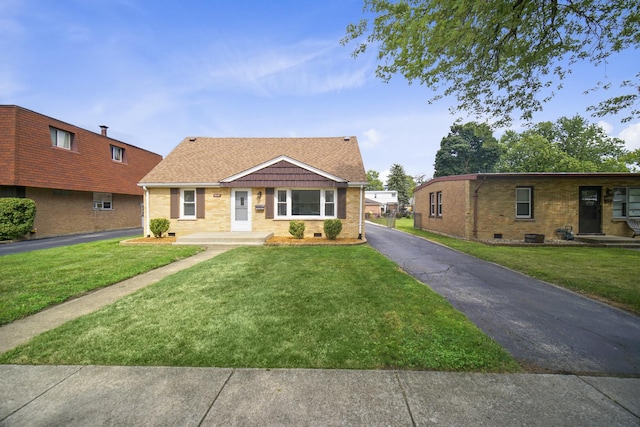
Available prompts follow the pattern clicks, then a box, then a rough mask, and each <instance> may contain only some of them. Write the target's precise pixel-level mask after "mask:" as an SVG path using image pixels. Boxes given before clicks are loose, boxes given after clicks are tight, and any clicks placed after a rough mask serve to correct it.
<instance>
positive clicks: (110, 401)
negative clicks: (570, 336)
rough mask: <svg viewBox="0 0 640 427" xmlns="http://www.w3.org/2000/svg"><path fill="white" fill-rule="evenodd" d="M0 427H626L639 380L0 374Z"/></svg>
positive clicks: (47, 370) (214, 371) (288, 372)
mask: <svg viewBox="0 0 640 427" xmlns="http://www.w3.org/2000/svg"><path fill="white" fill-rule="evenodd" d="M0 381H1V383H2V385H1V386H0V425H2V426H30V427H33V426H83V427H84V426H212V425H225V426H226V425H231V426H236V425H241V426H274V425H278V426H305V425H316V426H334V425H335V426H338V425H343V426H344V425H348V426H375V425H388V426H405V425H406V426H415V425H457V426H469V425H487V426H513V425H530V426H551V425H553V426H563V425H564V426H577V425H579V426H582V427H584V426H604V425H606V426H633V425H640V418H639V416H640V400H638V398H637V397H638V396H640V379H629V378H601V377H578V376H569V375H564V376H562V375H526V374H511V375H507V374H469V373H445V372H414V371H350V370H310V369H272V370H267V369H224V368H166V367H118V366H115V367H114V366H15V365H5V366H0Z"/></svg>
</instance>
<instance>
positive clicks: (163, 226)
mask: <svg viewBox="0 0 640 427" xmlns="http://www.w3.org/2000/svg"><path fill="white" fill-rule="evenodd" d="M170 226H171V222H170V221H169V220H168V219H167V218H154V219H152V220H151V222H150V223H149V229H150V230H151V232H152V233H153V236H154V237H157V238H159V237H162V235H163V234H164V233H166V232H167V231H169V227H170Z"/></svg>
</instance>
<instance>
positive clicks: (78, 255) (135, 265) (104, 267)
mask: <svg viewBox="0 0 640 427" xmlns="http://www.w3.org/2000/svg"><path fill="white" fill-rule="evenodd" d="M120 240H121V239H110V240H103V241H99V242H92V243H82V244H78V245H73V246H67V247H59V248H53V249H43V250H38V251H33V252H27V253H21V254H15V255H3V256H0V325H1V324H5V323H10V322H12V321H14V320H16V319H20V318H21V317H24V316H27V315H29V314H33V313H36V312H38V311H40V310H42V309H44V308H47V307H49V306H52V305H55V304H59V303H61V302H64V301H66V300H68V299H69V298H72V297H74V296H77V295H81V294H83V293H85V292H88V291H91V290H94V289H97V288H101V287H104V286H108V285H111V284H114V283H117V282H119V281H122V280H125V279H128V278H130V277H133V276H136V275H138V274H141V273H144V272H146V271H149V270H152V269H154V268H157V267H161V266H163V265H167V264H169V263H172V262H174V261H177V260H179V259H183V258H186V257H189V256H191V255H193V254H195V253H197V252H199V251H201V250H202V249H201V248H198V247H193V246H165V245H135V246H133V245H131V246H128V245H120V244H119V241H120Z"/></svg>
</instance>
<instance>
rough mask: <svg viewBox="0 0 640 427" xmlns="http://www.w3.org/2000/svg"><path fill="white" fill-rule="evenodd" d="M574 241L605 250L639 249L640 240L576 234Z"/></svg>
mask: <svg viewBox="0 0 640 427" xmlns="http://www.w3.org/2000/svg"><path fill="white" fill-rule="evenodd" d="M575 239H576V240H577V241H578V242H585V243H590V244H592V245H598V246H604V247H607V248H637V249H640V239H634V238H631V237H621V236H607V235H588V234H583V235H580V234H578V235H577V236H576V237H575Z"/></svg>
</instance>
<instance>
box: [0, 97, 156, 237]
mask: <svg viewBox="0 0 640 427" xmlns="http://www.w3.org/2000/svg"><path fill="white" fill-rule="evenodd" d="M51 128H54V129H59V130H62V131H65V132H68V133H70V134H71V135H73V143H72V144H71V149H65V148H60V147H56V146H54V145H53V144H52V140H51V133H50V129H51ZM112 146H114V147H118V148H120V149H121V150H123V153H124V159H123V161H121V162H118V161H114V160H112V157H111V147H112ZM0 150H2V153H3V155H2V156H0V187H1V188H0V189H3V190H4V191H2V192H0V194H11V193H16V191H17V190H16V189H20V191H18V193H21V194H22V193H24V196H25V197H28V198H32V199H34V200H35V201H36V208H37V214H36V221H35V225H34V226H35V228H37V233H36V234H35V237H49V236H56V235H63V234H75V233H86V232H94V231H102V230H115V229H121V228H136V227H140V226H141V211H140V210H141V207H140V204H141V203H142V189H141V188H140V187H138V185H137V183H138V181H139V180H140V179H141V178H142V177H143V176H144V175H146V174H147V173H148V172H149V171H150V170H151V169H152V168H153V167H154V166H155V165H157V164H158V163H159V162H160V161H161V160H162V156H160V155H158V154H155V153H152V152H150V151H147V150H143V149H140V148H137V147H134V146H132V145H129V144H127V143H124V142H122V141H118V140H115V139H112V138H109V137H107V136H106V135H102V133H95V132H91V131H88V130H86V129H82V128H80V127H77V126H74V125H71V124H69V123H66V122H63V121H60V120H57V119H54V118H51V117H47V116H45V115H42V114H39V113H36V112H33V111H30V110H27V109H25V108H21V107H18V106H14V105H0ZM94 192H99V193H110V194H112V202H113V208H112V209H111V210H95V209H93V193H94Z"/></svg>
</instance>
